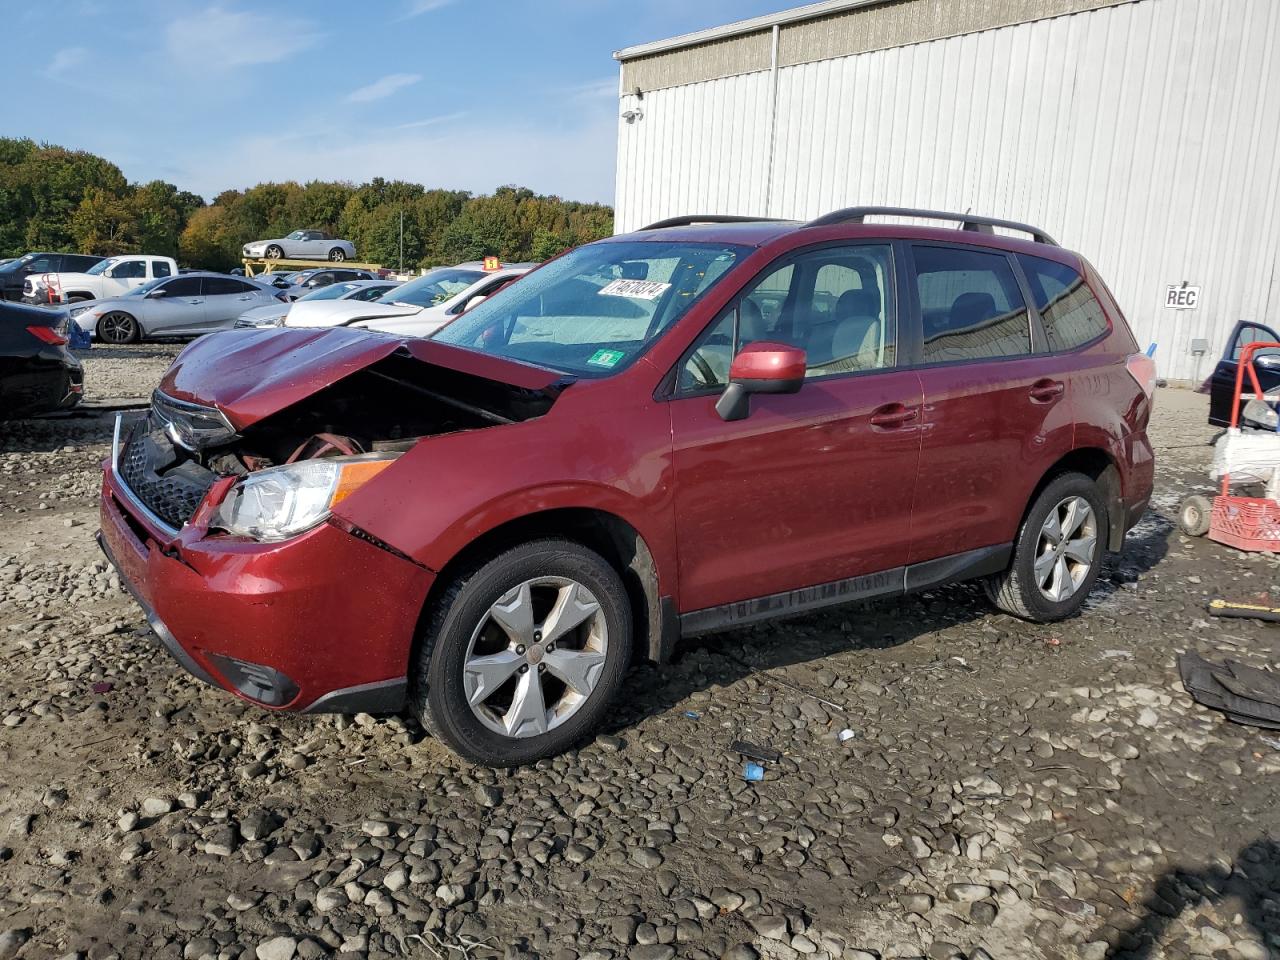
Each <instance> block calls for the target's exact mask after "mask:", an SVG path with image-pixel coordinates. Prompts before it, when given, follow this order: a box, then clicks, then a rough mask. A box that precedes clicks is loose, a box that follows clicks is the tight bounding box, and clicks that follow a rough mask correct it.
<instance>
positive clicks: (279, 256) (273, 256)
mask: <svg viewBox="0 0 1280 960" xmlns="http://www.w3.org/2000/svg"><path fill="white" fill-rule="evenodd" d="M265 257H266V259H268V260H283V259H284V251H283V250H281V249H280V248H279V247H277V246H275V245H274V244H272V245H271V246H269V247H267V250H266V254H265Z"/></svg>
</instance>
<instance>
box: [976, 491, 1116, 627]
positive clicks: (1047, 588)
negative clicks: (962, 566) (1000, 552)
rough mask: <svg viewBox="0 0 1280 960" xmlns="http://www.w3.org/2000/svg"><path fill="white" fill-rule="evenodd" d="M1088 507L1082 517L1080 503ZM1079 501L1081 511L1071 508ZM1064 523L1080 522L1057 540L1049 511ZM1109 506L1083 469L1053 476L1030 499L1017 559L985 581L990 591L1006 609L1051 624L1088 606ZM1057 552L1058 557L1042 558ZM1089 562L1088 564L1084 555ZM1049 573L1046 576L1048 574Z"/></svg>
mask: <svg viewBox="0 0 1280 960" xmlns="http://www.w3.org/2000/svg"><path fill="white" fill-rule="evenodd" d="M1081 503H1083V504H1085V505H1087V507H1088V513H1087V514H1085V515H1084V516H1081V512H1080V511H1081V510H1082V508H1081V507H1080V504H1081ZM1070 504H1075V507H1076V511H1077V512H1076V513H1074V514H1072V513H1071V512H1070V507H1069V505H1070ZM1051 512H1052V513H1053V514H1054V515H1055V517H1056V518H1057V519H1058V522H1059V527H1065V526H1066V524H1067V523H1074V522H1075V519H1074V518H1080V522H1079V523H1078V525H1077V526H1076V527H1075V529H1074V530H1073V531H1071V533H1070V535H1069V536H1067V537H1065V538H1063V537H1059V538H1058V541H1057V543H1064V542H1065V545H1064V546H1058V545H1057V543H1055V541H1054V538H1053V535H1052V527H1051V525H1050V524H1049V518H1050V513H1051ZM1109 529H1110V528H1109V526H1108V517H1107V507H1106V503H1105V501H1104V500H1103V499H1102V494H1101V492H1100V491H1099V490H1098V485H1097V484H1096V483H1094V481H1093V480H1092V479H1090V478H1089V477H1087V476H1085V475H1084V474H1082V473H1063V474H1059V475H1058V476H1057V477H1054V478H1053V480H1051V481H1050V482H1049V484H1048V485H1047V486H1046V487H1045V488H1044V489H1043V490H1042V491H1040V494H1039V496H1037V497H1036V498H1035V500H1034V501H1033V502H1032V504H1031V508H1030V509H1029V510H1028V511H1027V515H1026V517H1025V518H1024V519H1023V521H1022V527H1021V528H1020V529H1019V531H1018V539H1017V542H1016V543H1015V544H1014V551H1013V562H1012V563H1011V564H1010V565H1009V569H1007V570H1005V571H1004V572H1003V573H998V574H996V575H995V576H992V577H988V578H987V579H986V580H985V581H984V586H985V587H986V591H987V596H988V597H990V599H991V602H992V603H994V604H995V605H996V606H997V607H999V608H1000V609H1001V610H1003V611H1005V612H1006V613H1009V614H1012V615H1013V616H1015V617H1021V618H1022V619H1023V620H1030V621H1032V622H1034V623H1051V622H1053V621H1055V620H1065V619H1066V618H1067V617H1071V616H1074V615H1075V614H1076V613H1077V612H1079V610H1080V607H1081V606H1083V604H1084V601H1085V599H1086V598H1087V597H1088V596H1089V591H1090V590H1092V589H1093V584H1094V582H1095V581H1096V580H1097V579H1098V571H1099V570H1100V569H1101V568H1102V560H1103V558H1104V557H1105V556H1106V552H1107V550H1106V546H1107V531H1108V530H1109ZM1087 530H1091V531H1092V546H1091V547H1090V548H1089V549H1088V550H1087V551H1086V549H1085V543H1086V541H1087V540H1088V536H1087V533H1086V531H1087ZM1050 553H1052V554H1053V555H1054V557H1055V558H1056V559H1054V560H1053V561H1052V562H1050V563H1048V564H1044V563H1043V561H1044V560H1045V559H1046V558H1047V557H1048V556H1049V554H1050ZM1086 553H1087V556H1088V562H1087V563H1085V562H1084V559H1085V556H1086ZM1037 560H1040V561H1041V564H1040V573H1041V575H1042V576H1041V577H1040V578H1037ZM1046 572H1047V577H1046V576H1044V574H1045V573H1046Z"/></svg>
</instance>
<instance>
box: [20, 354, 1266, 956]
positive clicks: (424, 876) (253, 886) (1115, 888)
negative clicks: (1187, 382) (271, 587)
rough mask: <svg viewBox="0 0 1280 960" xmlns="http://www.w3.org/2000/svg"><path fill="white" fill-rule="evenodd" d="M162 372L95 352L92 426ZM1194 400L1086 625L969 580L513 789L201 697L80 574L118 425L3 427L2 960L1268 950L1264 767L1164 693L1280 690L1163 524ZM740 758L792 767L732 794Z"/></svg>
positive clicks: (1259, 757)
mask: <svg viewBox="0 0 1280 960" xmlns="http://www.w3.org/2000/svg"><path fill="white" fill-rule="evenodd" d="M175 349H176V348H171V347H167V346H161V347H138V348H117V349H115V350H103V349H101V348H95V349H94V350H93V351H92V354H91V356H90V357H89V359H88V360H87V364H86V366H87V382H88V385H89V396H90V399H92V400H102V399H104V398H121V397H145V396H146V395H147V394H148V393H149V392H150V389H151V388H152V386H153V385H154V384H155V382H156V381H157V380H158V378H159V375H160V373H161V372H162V370H163V369H164V367H165V366H166V365H167V363H168V362H169V359H170V358H171V357H172V355H173V353H174V352H175ZM1205 406H1206V401H1205V398H1203V397H1199V396H1196V395H1194V394H1191V393H1187V392H1182V391H1167V390H1166V391H1161V393H1160V395H1159V397H1158V399H1157V411H1158V412H1157V416H1156V422H1155V424H1154V425H1153V435H1154V437H1155V440H1156V443H1157V448H1158V451H1159V457H1160V460H1159V475H1158V489H1157V498H1156V505H1155V509H1154V510H1153V512H1152V513H1151V514H1150V515H1149V516H1148V517H1147V518H1146V519H1145V520H1144V521H1143V523H1142V524H1141V525H1140V527H1139V528H1138V529H1137V530H1135V531H1134V532H1133V533H1131V534H1130V537H1129V541H1128V546H1127V549H1126V551H1125V553H1124V554H1123V556H1121V557H1117V558H1112V560H1111V561H1110V562H1109V564H1108V567H1107V569H1106V570H1105V571H1104V575H1103V577H1102V578H1101V580H1100V581H1099V586H1098V587H1097V588H1096V589H1095V592H1094V595H1093V597H1092V598H1091V600H1090V603H1089V609H1088V610H1087V612H1086V614H1085V615H1084V616H1082V617H1080V618H1078V619H1076V620H1074V621H1071V622H1069V623H1065V624H1060V625H1057V626H1054V627H1051V628H1045V627H1038V626H1033V625H1030V624H1026V623H1022V622H1019V621H1017V620H1014V619H1011V618H1009V617H1006V616H1003V615H1000V614H997V613H993V612H992V611H991V610H990V609H989V608H988V607H987V605H986V604H985V603H984V602H983V600H982V599H981V597H980V592H979V591H978V590H977V589H976V588H974V587H972V586H958V587H952V588H948V589H944V590H938V591H933V592H930V593H927V594H924V595H921V596H917V597H913V598H908V599H903V600H899V601H894V602H886V603H879V604H875V605H868V606H861V607H852V608H844V609H839V610H835V611H831V612H827V613H824V614H820V615H813V616H806V617H800V618H795V619H792V620H789V621H786V622H782V623H775V624H771V625H766V626H760V627H756V628H752V629H747V630H741V631H737V632H733V633H727V634H723V635H720V636H717V637H713V638H709V639H704V640H701V641H697V642H693V643H689V644H687V645H685V646H684V648H683V653H682V656H681V657H680V659H679V661H678V662H677V663H676V664H674V665H672V666H670V667H668V668H665V669H664V670H662V671H657V670H655V669H653V668H642V669H637V670H636V671H634V673H633V674H632V676H631V678H630V680H629V682H628V684H627V687H626V690H625V693H624V696H623V699H622V703H621V705H620V706H619V707H618V709H617V711H616V713H615V715H614V717H613V719H612V721H611V725H610V729H609V730H608V731H607V732H606V733H605V734H604V735H602V736H600V737H599V738H598V739H596V740H595V741H594V742H593V743H591V744H588V745H586V746H584V747H583V748H582V749H581V750H579V751H577V752H575V753H571V754H568V755H566V756H562V757H559V758H557V759H555V760H552V761H547V762H543V763H540V764H538V765H537V766H536V767H533V768H528V769H521V770H510V771H490V770H486V769H474V768H471V767H469V766H467V765H466V764H464V763H462V762H460V761H458V760H457V759H456V758H454V757H453V756H452V755H450V754H449V753H448V752H447V751H445V750H444V749H443V748H442V747H441V746H440V745H439V744H437V743H435V742H433V741H432V740H430V739H429V738H426V737H424V735H423V733H422V731H421V730H420V728H419V727H418V726H417V724H416V723H414V722H413V721H412V720H410V719H408V718H403V717H402V718H397V717H378V718H374V717H369V716H364V715H361V716H356V717H345V716H344V717H319V718H317V717H287V716H272V715H269V714H267V713H265V712H262V711H259V710H256V709H252V708H250V707H248V706H246V705H243V704H241V703H240V702H239V701H236V700H234V699H233V698H231V697H230V696H228V695H225V694H222V693H220V692H218V691H214V690H211V689H208V688H206V687H203V686H201V685H200V684H198V683H197V682H196V681H194V680H191V679H189V678H188V677H187V676H186V675H185V674H183V673H182V672H181V671H180V670H179V669H178V668H177V667H176V665H175V664H174V663H173V662H171V661H170V660H169V659H168V658H167V657H166V656H165V655H163V654H162V653H160V652H159V651H158V650H157V648H156V647H155V645H154V644H153V642H152V640H151V639H150V636H149V634H148V630H147V627H146V624H145V622H144V621H143V618H142V616H141V614H140V612H139V610H138V608H137V607H136V606H135V605H134V604H133V603H132V602H131V601H130V600H129V599H128V598H127V597H126V596H125V595H124V594H122V593H121V592H120V590H119V587H118V583H117V581H116V579H115V577H114V576H113V575H112V574H111V573H109V572H108V569H107V566H106V564H105V562H104V561H103V559H102V558H101V556H100V555H99V553H98V551H97V548H96V547H95V545H94V543H93V532H94V530H95V527H96V507H95V505H96V490H97V483H98V471H99V462H100V461H101V459H102V457H103V456H104V455H105V454H106V452H107V444H108V442H109V435H110V422H109V420H108V418H106V417H103V416H78V417H71V418H67V419H60V420H47V421H42V422H36V421H29V422H23V423H13V424H0V724H2V727H0V960H7V958H9V957H22V958H45V957H77V958H84V957H88V958H92V960H106V958H110V957H122V958H134V957H137V958H148V960H151V958H179V957H181V958H187V960H197V958H220V960H230V958H254V957H258V958H262V960H291V958H294V957H300V958H312V957H319V956H327V955H340V956H344V957H370V958H374V957H423V958H444V957H448V958H451V960H453V958H462V957H475V958H481V957H522V956H541V957H552V958H556V960H561V958H563V960H572V958H575V957H581V958H586V957H591V958H596V960H601V958H610V957H627V958H635V960H665V958H670V957H674V956H680V957H691V958H702V957H710V958H715V957H722V956H724V957H731V958H745V960H750V958H754V957H758V956H761V957H768V958H784V957H799V956H808V957H839V958H845V960H867V958H876V957H880V958H906V957H929V958H936V960H945V958H951V957H965V958H968V960H981V958H999V960H1003V958H1088V960H1103V958H1104V957H1109V958H1117V960H1118V958H1122V957H1124V958H1135V960H1136V958H1144V960H1145V958H1152V960H1154V958H1159V957H1169V958H1192V957H1196V958H1199V957H1203V958H1216V960H1265V958H1267V957H1268V956H1280V892H1278V891H1280V807H1278V806H1277V802H1276V801H1277V797H1278V795H1280V776H1277V773H1280V739H1277V737H1276V735H1268V734H1265V733H1263V732H1261V731H1257V730H1254V729H1251V728H1248V727H1241V726H1234V725H1232V724H1230V723H1228V722H1226V721H1224V720H1223V719H1222V718H1221V717H1220V716H1218V715H1217V714H1215V713H1213V712H1211V711H1208V710H1206V709H1203V708H1201V707H1199V706H1198V705H1196V704H1194V703H1193V702H1192V701H1191V700H1190V699H1189V698H1188V697H1187V696H1186V694H1185V693H1183V691H1182V689H1181V686H1180V684H1179V683H1178V681H1177V674H1176V670H1175V656H1176V654H1177V653H1178V652H1179V651H1182V650H1186V649H1195V650H1199V651H1201V652H1202V653H1204V654H1205V655H1207V656H1209V657H1211V658H1221V657H1222V656H1224V655H1229V656H1235V657H1240V658H1242V659H1246V660H1248V661H1250V662H1253V663H1255V664H1258V665H1262V666H1272V667H1275V666H1276V665H1277V660H1278V659H1280V643H1278V642H1277V639H1276V637H1277V635H1278V634H1277V628H1276V627H1274V626H1268V625H1265V624H1261V623H1255V622H1252V621H1214V620H1210V619H1209V618H1208V617H1207V616H1206V615H1205V603H1206V601H1207V599H1209V598H1210V597H1213V596H1219V595H1222V596H1229V597H1233V598H1244V597H1252V596H1256V595H1259V594H1264V593H1266V592H1267V591H1268V590H1270V589H1272V588H1273V586H1274V581H1275V579H1276V570H1277V567H1276V563H1275V561H1273V560H1272V559H1270V558H1267V557H1261V556H1257V555H1244V554H1240V553H1236V552H1234V551H1232V550H1230V549H1228V548H1225V547H1220V546H1217V545H1215V544H1213V543H1211V542H1209V541H1207V540H1194V541H1193V540H1189V539H1187V538H1184V537H1182V536H1181V535H1180V534H1179V533H1178V532H1177V531H1176V529H1174V527H1173V525H1172V524H1171V522H1170V518H1171V517H1172V516H1173V513H1174V509H1175V507H1176V504H1177V502H1178V500H1179V499H1180V497H1181V496H1182V494H1183V493H1184V492H1185V491H1187V490H1188V489H1191V488H1202V487H1205V486H1206V485H1207V482H1206V481H1205V480H1204V469H1205V467H1206V465H1207V463H1208V458H1209V448H1208V447H1207V446H1206V441H1207V440H1208V439H1209V438H1210V437H1211V436H1212V432H1211V430H1210V429H1209V428H1207V427H1206V426H1205V425H1204V415H1205ZM844 728H848V729H851V730H853V731H854V732H855V734H856V736H855V737H854V738H853V739H851V740H849V741H847V742H844V743H841V742H839V741H838V739H837V737H836V734H837V733H838V732H839V731H840V730H842V729H844ZM736 739H746V740H750V741H755V742H758V743H769V744H772V745H773V746H774V747H776V748H778V749H779V750H781V751H782V752H783V753H784V758H783V760H782V761H781V762H780V763H778V764H773V765H770V766H769V767H768V772H767V776H766V778H765V780H764V781H763V782H761V783H746V782H744V781H743V779H742V763H741V758H739V757H737V756H735V755H734V754H733V753H732V752H731V751H730V749H729V745H730V743H731V742H732V741H734V740H736Z"/></svg>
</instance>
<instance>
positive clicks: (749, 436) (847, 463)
mask: <svg viewBox="0 0 1280 960" xmlns="http://www.w3.org/2000/svg"><path fill="white" fill-rule="evenodd" d="M894 277H895V274H894V266H893V253H892V249H891V247H890V246H889V245H887V244H854V245H849V244H846V245H840V246H825V247H821V248H817V249H813V250H808V251H805V252H802V253H800V254H798V255H792V256H789V257H786V258H784V259H783V260H781V261H778V262H776V263H775V264H774V265H772V266H770V267H769V268H767V269H766V270H765V271H764V272H763V273H762V275H761V276H760V277H759V278H758V279H757V281H756V282H754V283H752V284H751V285H750V286H749V287H748V289H747V291H746V292H745V294H743V295H742V296H741V297H739V298H738V300H737V301H736V302H735V303H734V304H733V305H731V306H730V307H729V308H728V309H726V311H725V312H724V313H722V314H721V316H720V317H718V318H717V320H716V321H715V322H714V323H712V324H711V325H710V327H709V328H708V329H707V330H706V331H705V332H704V334H703V335H702V336H701V337H700V338H699V340H698V341H697V342H696V343H695V345H694V347H693V348H692V349H691V350H690V352H689V353H688V354H687V355H686V357H685V359H684V360H683V361H682V363H681V365H680V368H679V370H678V376H677V378H676V386H675V396H674V397H673V399H672V400H671V402H670V407H671V429H672V439H673V444H674V458H675V480H676V491H675V517H676V538H677V544H678V551H679V580H680V604H679V606H680V610H681V612H682V613H687V612H690V611H696V610H705V609H706V608H710V607H717V606H720V605H722V604H730V603H734V602H736V601H741V600H748V599H752V598H758V597H765V596H770V595H773V594H780V593H786V592H788V591H794V590H798V589H801V588H804V587H812V586H816V585H823V584H832V585H836V586H833V589H834V590H836V591H837V593H838V594H839V595H842V596H844V595H847V596H848V597H849V599H855V598H856V597H857V596H858V595H859V593H858V590H859V589H861V588H860V587H858V586H857V585H856V584H852V585H850V584H846V585H845V586H850V587H852V588H854V589H852V591H851V592H847V593H846V592H841V591H842V590H843V587H841V586H839V582H840V581H848V580H849V579H850V578H854V577H861V576H862V575H864V574H874V573H877V572H880V571H891V570H895V568H898V567H901V566H902V565H903V564H904V563H905V562H906V558H907V551H908V546H909V543H910V527H911V523H910V520H911V517H910V513H911V502H912V496H913V493H914V489H915V484H916V467H917V459H918V456H919V447H920V430H919V416H920V404H921V391H920V382H919V379H918V377H917V376H916V374H915V373H914V372H913V371H907V370H898V369H896V363H897V358H896V347H897V309H896V300H897V297H896V283H895V279H894ZM755 340H772V341H783V342H787V343H791V344H793V345H796V346H801V347H803V348H804V349H805V350H806V354H807V374H806V380H805V384H804V386H803V387H802V388H801V389H800V391H799V392H798V393H795V394H791V395H778V394H772V395H761V394H758V395H756V396H754V397H752V398H751V411H750V414H749V415H748V416H747V417H746V418H745V419H742V420H737V421H733V422H725V421H724V420H722V419H721V418H720V416H719V415H718V414H717V413H716V410H715V404H716V400H717V399H718V398H719V395H720V394H721V392H723V389H724V386H725V384H726V382H727V377H728V370H729V364H730V361H731V359H732V357H733V355H734V354H735V353H736V352H737V350H738V349H740V348H741V347H742V346H743V345H744V344H746V343H749V342H752V341H755ZM901 582H902V580H901V572H900V571H897V573H896V579H895V577H894V575H892V574H890V575H888V576H887V577H886V578H885V583H884V584H881V586H882V587H884V586H887V587H888V588H889V589H892V588H893V587H895V586H896V587H898V588H900V587H901ZM865 586H867V587H868V588H869V589H868V591H867V592H886V591H885V590H882V589H881V590H877V589H875V585H874V584H866V585H865Z"/></svg>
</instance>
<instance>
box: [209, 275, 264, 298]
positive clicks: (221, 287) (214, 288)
mask: <svg viewBox="0 0 1280 960" xmlns="http://www.w3.org/2000/svg"><path fill="white" fill-rule="evenodd" d="M252 289H253V288H252V287H250V286H249V285H248V284H247V283H244V282H243V281H241V280H233V279H231V277H205V280H204V295H205V296H206V297H222V296H227V295H229V294H233V293H244V292H245V291H246V290H252Z"/></svg>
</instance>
